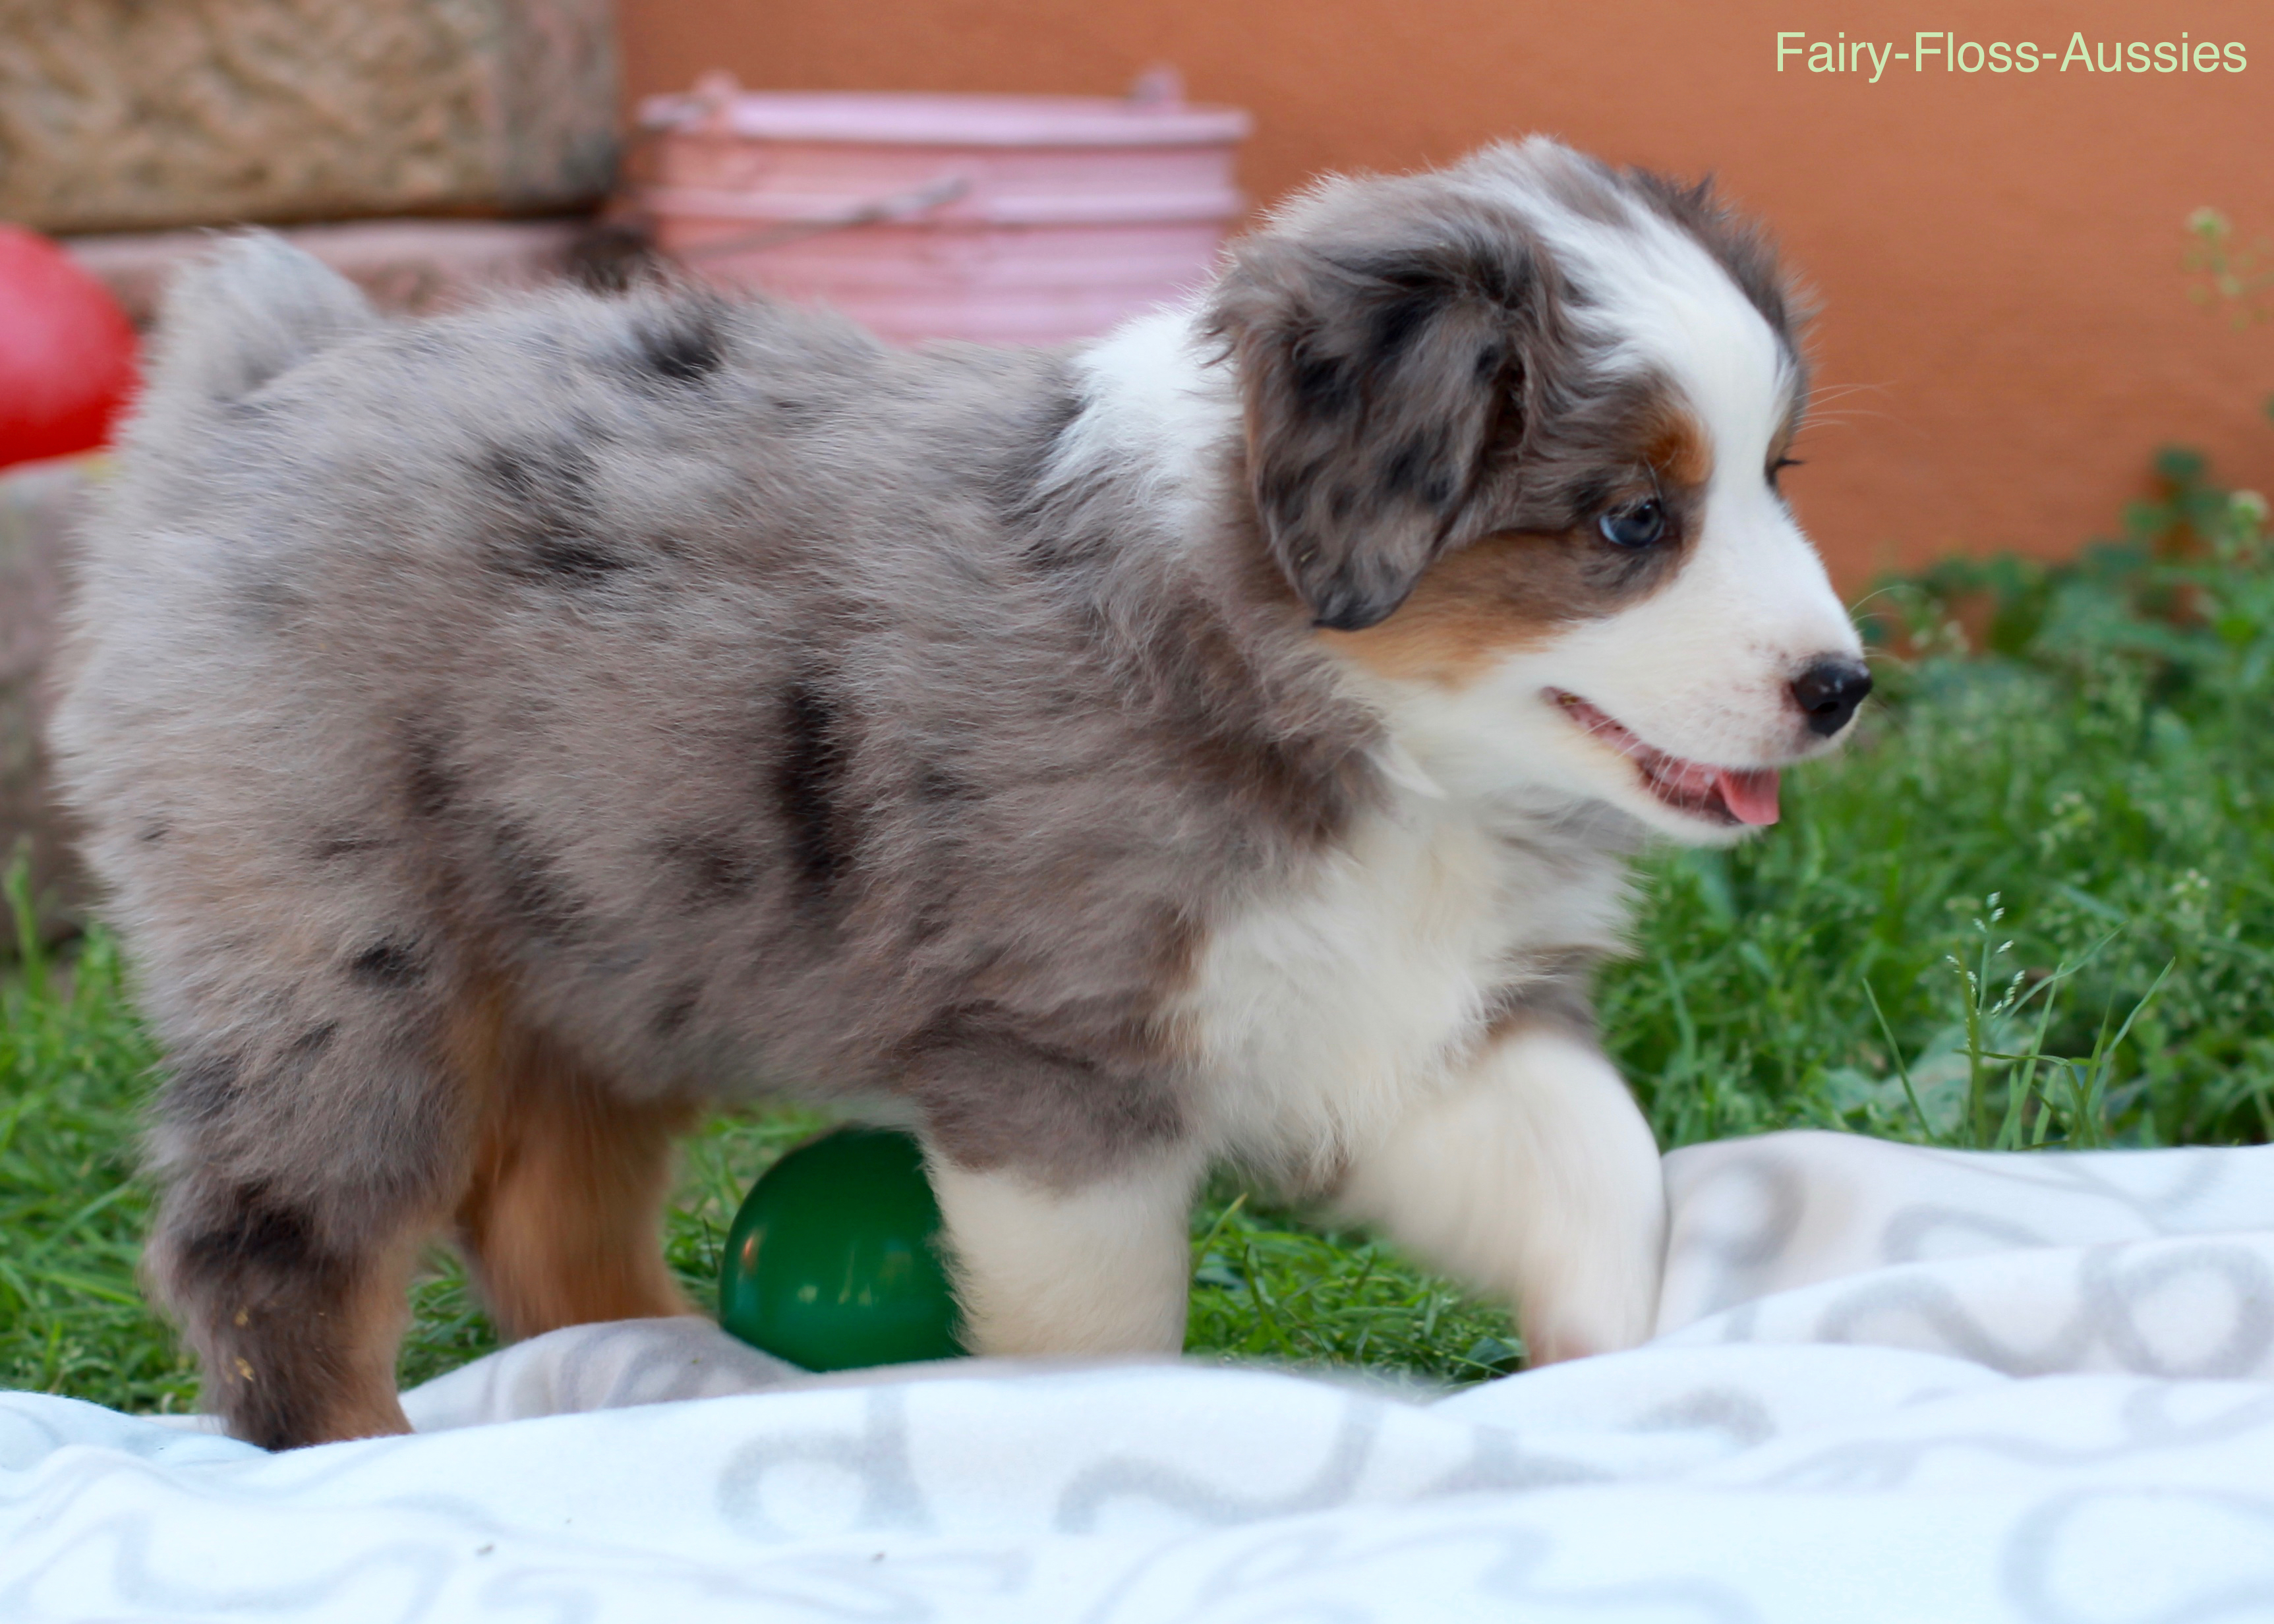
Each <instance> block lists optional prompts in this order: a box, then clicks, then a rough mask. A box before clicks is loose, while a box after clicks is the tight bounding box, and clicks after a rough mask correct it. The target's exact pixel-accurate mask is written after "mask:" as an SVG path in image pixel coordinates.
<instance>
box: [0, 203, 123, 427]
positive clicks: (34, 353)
mask: <svg viewBox="0 0 2274 1624" xmlns="http://www.w3.org/2000/svg"><path fill="white" fill-rule="evenodd" d="M135 380H136V372H135V366H134V327H133V324H132V323H131V322H129V321H128V320H126V313H125V312H124V311H122V310H120V309H119V308H118V301H117V300H116V299H114V298H112V297H110V290H109V289H107V288H105V287H104V286H103V285H102V283H101V282H97V281H96V280H95V279H94V277H93V276H92V275H90V274H87V272H86V271H85V270H83V269H81V268H80V267H79V264H78V263H77V262H76V261H74V260H73V259H72V257H71V256H70V255H69V254H67V253H65V252H64V251H63V250H62V249H61V248H58V247H57V246H56V244H54V243H52V242H49V240H48V239H47V238H46V237H41V236H39V235H38V234H37V233H35V232H31V231H26V230H25V229H22V228H21V227H20V226H11V225H0V468H5V467H8V466H9V465H11V463H16V462H33V461H34V460H36V459H38V458H40V457H56V456H69V455H72V453H73V452H79V451H92V450H94V448H95V447H98V446H101V445H103V444H105V443H107V442H108V441H109V439H110V433H111V430H112V429H113V428H114V427H115V426H116V425H117V422H118V418H119V415H120V414H121V413H122V412H123V411H124V410H125V408H126V403H127V402H128V400H129V399H130V398H131V397H132V395H133V392H134V384H135Z"/></svg>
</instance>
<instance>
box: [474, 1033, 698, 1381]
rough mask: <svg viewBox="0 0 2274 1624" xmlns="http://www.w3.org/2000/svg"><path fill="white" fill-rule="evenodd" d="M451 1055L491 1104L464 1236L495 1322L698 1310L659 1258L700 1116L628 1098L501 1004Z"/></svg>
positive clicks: (511, 1328)
mask: <svg viewBox="0 0 2274 1624" xmlns="http://www.w3.org/2000/svg"><path fill="white" fill-rule="evenodd" d="M454 1048H455V1049H456V1052H457V1053H458V1056H459V1058H460V1064H461V1065H462V1066H463V1068H464V1070H465V1071H466V1073H467V1075H468V1077H469V1079H471V1081H472V1082H473V1084H474V1086H475V1089H476V1092H477V1093H478V1094H480V1095H481V1096H482V1099H483V1107H482V1127H481V1131H480V1134H479V1137H478V1140H477V1144H476V1148H475V1152H474V1161H473V1169H472V1177H471V1180H470V1181H469V1183H468V1184H467V1187H466V1192H465V1195H464V1197H463V1199H462V1200H461V1201H460V1203H459V1207H458V1214H457V1237H458V1243H459V1245H460V1247H461V1249H462V1250H463V1252H465V1253H466V1256H467V1259H468V1261H469V1262H470V1263H471V1265H472V1267H473V1269H474V1273H475V1274H476V1276H477V1278H478V1281H479V1282H480V1284H481V1288H482V1292H483V1295H484V1296H485V1297H486V1298H487V1300H488V1302H489V1305H490V1312H492V1313H493V1314H494V1315H495V1316H496V1318H497V1321H498V1328H499V1329H500V1330H501V1331H503V1332H504V1333H505V1335H508V1336H510V1337H523V1336H535V1335H539V1334H540V1333H542V1332H546V1331H551V1330H556V1329H558V1328H559V1327H561V1326H565V1325H585V1324H590V1323H592V1322H594V1321H598V1320H605V1319H650V1318H655V1317H659V1316H663V1315H670V1314H690V1313H693V1312H696V1311H695V1306H694V1304H691V1303H689V1301H688V1300H687V1297H686V1296H685V1294H684V1293H682V1292H681V1290H680V1289H679V1286H678V1284H677V1282H674V1280H673V1279H672V1277H671V1272H670V1270H669V1269H667V1268H666V1267H665V1266H664V1259H663V1224H662V1220H663V1207H664V1199H665V1197H666V1195H667V1194H668V1193H669V1190H670V1184H671V1162H672V1148H673V1146H674V1142H675V1141H676V1140H677V1139H678V1138H679V1136H680V1135H681V1134H683V1133H685V1132H688V1130H689V1129H690V1128H691V1127H693V1126H694V1125H695V1122H696V1120H697V1116H698V1114H699V1112H698V1108H697V1107H696V1106H694V1105H692V1104H689V1103H687V1102H684V1101H654V1102H648V1103H640V1102H635V1101H626V1100H623V1099H621V1098H620V1097H619V1096H618V1095H617V1094H614V1093H613V1092H612V1091H611V1089H610V1088H609V1086H607V1084H606V1081H605V1080H604V1079H601V1078H600V1077H599V1076H598V1075H597V1074H596V1073H595V1072H594V1071H591V1069H590V1068H589V1067H587V1066H585V1065H584V1064H580V1063H578V1062H577V1061H576V1060H575V1059H574V1058H572V1057H571V1056H569V1055H567V1054H565V1053H563V1052H562V1051H561V1049H560V1048H559V1047H558V1046H557V1045H555V1044H553V1043H552V1042H550V1041H547V1040H546V1039H545V1038H544V1037H542V1036H541V1035H539V1034H536V1033H533V1032H530V1031H528V1030H526V1029H524V1028H523V1027H522V1026H519V1025H518V1024H517V1023H516V1022H515V1021H514V1020H513V1019H512V1018H511V1017H510V1016H509V1015H507V1014H506V1013H504V1012H503V1011H502V1009H501V1006H500V1005H499V1004H497V1003H496V1002H495V1001H494V1000H490V1001H486V1002H484V1003H483V1004H480V1005H479V1006H478V1008H476V1009H474V1010H472V1011H469V1012H468V1013H467V1014H466V1015H465V1016H464V1017H463V1019H461V1020H460V1022H459V1023H458V1026H457V1041H456V1043H455V1044H454Z"/></svg>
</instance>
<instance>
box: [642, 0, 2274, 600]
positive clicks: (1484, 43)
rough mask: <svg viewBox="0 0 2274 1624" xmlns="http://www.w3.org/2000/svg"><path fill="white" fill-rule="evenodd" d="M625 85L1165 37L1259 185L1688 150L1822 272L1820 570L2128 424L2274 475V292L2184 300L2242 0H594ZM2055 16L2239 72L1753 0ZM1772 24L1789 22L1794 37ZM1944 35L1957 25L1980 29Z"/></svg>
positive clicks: (2080, 524)
mask: <svg viewBox="0 0 2274 1624" xmlns="http://www.w3.org/2000/svg"><path fill="white" fill-rule="evenodd" d="M620 8H621V16H622V26H623V29H624V46H625V65H626V70H627V79H628V87H629V91H630V93H631V94H635V95H636V94H643V93H645V92H649V91H653V90H660V89H676V88H680V87H681V86H685V85H686V84H688V83H689V81H690V80H691V79H693V77H694V76H695V74H696V73H697V71H700V70H701V69H703V68H705V67H710V66H724V67H727V68H729V69H731V70H733V71H734V72H735V73H736V74H737V75H738V76H739V77H740V78H741V79H742V80H743V81H744V82H745V83H746V84H749V85H750V86H766V87H780V88H854V87H862V88H888V89H953V90H998V91H1036V92H1082V93H1106V94H1111V93H1114V92H1117V91H1118V90H1119V89H1120V88H1121V87H1122V86H1125V85H1126V83H1127V81H1128V80H1129V79H1131V78H1132V76H1133V75H1134V74H1135V73H1136V72H1137V71H1140V70H1141V69H1142V68H1144V67H1146V66H1147V65H1148V64H1152V63H1156V62H1171V63H1174V64H1176V65H1177V66H1178V67H1179V68H1180V69H1182V70H1183V71H1184V74H1185V77H1186V82H1187V86H1188V87H1189V91H1190V94H1192V95H1193V98H1194V99H1195V100H1200V101H1209V102H1236V103H1239V104H1240V105H1242V106H1245V107H1247V108H1249V109H1253V110H1254V113H1255V115H1256V117H1257V120H1258V133H1257V135H1256V137H1255V139H1254V141H1253V142H1252V143H1250V145H1249V147H1247V149H1246V154H1245V158H1244V161H1243V178H1244V181H1245V184H1246V186H1247V187H1248V189H1249V191H1250V192H1251V193H1252V194H1253V195H1254V197H1255V198H1257V199H1259V200H1261V201H1268V200H1269V199H1271V198H1273V197H1276V196H1277V195H1279V194H1281V193H1282V192H1285V191H1286V190H1287V189H1288V188H1290V187H1291V186H1294V185H1296V184H1299V183H1300V182H1301V181H1302V179H1303V178H1304V177H1306V176H1307V175H1309V174H1311V173H1313V172H1314V171H1316V170H1319V169H1329V168H1375V169H1384V168H1402V167H1410V166H1413V165H1419V164H1425V163H1430V162H1438V161H1441V160H1444V159H1448V158H1450V157H1453V156H1455V155H1457V154H1459V153H1461V152H1462V151H1463V150H1465V148H1467V147H1471V146H1472V145H1474V144H1475V143H1477V142H1480V141H1483V140H1487V139H1492V138H1494V137H1496V136H1507V135H1515V134H1519V133H1522V132H1529V131H1547V132H1553V133H1555V134H1557V135H1560V136H1562V137H1563V138H1565V139H1569V140H1570V141H1572V142H1574V143H1576V144H1577V145H1579V146H1581V147H1586V148H1588V149H1590V150H1592V151H1593V152H1595V153H1597V154H1600V155H1602V156H1604V157H1606V158H1609V159H1613V160H1615V161H1617V162H1628V163H1639V164H1646V165H1650V166H1652V167H1654V168H1659V169H1668V170H1671V171H1674V172H1676V173H1682V174H1698V173H1702V172H1705V171H1707V170H1711V171H1713V172H1714V173H1716V174H1717V175H1718V176H1719V177H1721V184H1722V186H1723V187H1724V189H1725V190H1726V192H1728V194H1729V195H1730V196H1732V197H1733V198H1735V199H1737V200H1739V201H1740V202H1741V203H1742V204H1743V206H1744V207H1747V208H1748V209H1750V210H1752V211H1754V212H1756V213H1758V214H1761V215H1763V216H1765V217H1766V219H1767V221H1768V222H1770V224H1771V226H1772V227H1773V229H1774V231H1775V232H1776V234H1777V235H1778V237H1780V238H1781V240H1782V242H1783V243H1784V244H1785V246H1786V249H1787V252H1788V255H1789V258H1790V259H1791V260H1792V261H1793V263H1794V264H1795V265H1796V266H1797V267H1799V269H1800V270H1801V271H1802V272H1803V274H1805V276H1806V277H1807V278H1808V280H1809V281H1810V282H1811V283H1812V284H1813V285H1814V287H1815V289H1816V290H1817V293H1818V297H1819V298H1820V300H1821V302H1822V305H1823V314H1822V315H1821V317H1820V318H1819V320H1818V324H1817V326H1816V328H1815V333H1814V337H1813V341H1812V343H1813V350H1814V354H1815V357H1816V359H1817V363H1818V378H1819V380H1820V383H1821V385H1822V388H1821V391H1820V394H1819V400H1820V401H1821V402H1822V409H1821V410H1820V411H1819V413H1818V420H1817V422H1816V424H1815V425H1813V426H1812V427H1811V429H1810V431H1809V432H1808V435H1807V437H1806V440H1805V441H1804V442H1803V450H1802V455H1803V456H1804V457H1805V458H1806V459H1807V462H1808V466H1806V467H1805V468H1803V469H1800V470H1795V471H1794V472H1793V473H1792V474H1791V475H1789V476H1788V479H1789V480H1790V485H1789V487H1788V488H1789V489H1790V490H1791V492H1793V495H1794V500H1795V502H1796V506H1797V507H1798V508H1799V509H1800V511H1801V514H1802V516H1803V519H1804V520H1805V521H1806V522H1807V523H1808V524H1809V526H1810V528H1811V530H1813V531H1814V533H1815V534H1816V535H1817V537H1818V540H1819V541H1820V543H1821V544H1822V545H1823V547H1824V549H1825V551H1826V554H1827V556H1829V557H1830V558H1831V559H1832V560H1833V561H1834V567H1835V569H1836V570H1837V572H1838V573H1839V575H1841V577H1842V579H1843V581H1844V582H1845V583H1848V584H1849V586H1851V587H1854V586H1858V585H1860V584H1862V583H1864V581H1865V580H1866V579H1868V577H1869V576H1870V575H1871V574H1873V573H1874V572H1875V571H1876V570H1877V569H1878V568H1881V567H1883V566H1885V565H1887V564H1891V563H1895V562H1913V561H1918V560H1924V559H1927V558H1930V557H1932V556H1934V555H1936V554H1939V553H1944V552H1946V551H1949V550H1951V549H1954V548H1964V549H1969V550H1972V551H1993V550H1997V549H2000V548H2018V549H2022V550H2026V551H2029V552H2033V553H2058V552H2061V551H2064V550H2067V549H2068V548H2071V547H2073V546H2074V545H2076V544H2077V543H2079V542H2080V541H2082V540H2084V539H2086V538H2090V537H2091V536H2093V535H2095V534H2105V533H2109V532H2111V531H2112V530H2113V529H2114V527H2115V525H2116V523H2117V520H2118V515H2119V513H2120V508H2121V506H2122V504H2123V502H2124V501H2125V500H2127V499H2128V498H2130V497H2133V496H2135V495H2136V494H2138V493H2139V492H2141V490H2142V488H2143V470H2144V469H2145V466H2146V461H2147V457H2148V455H2149V454H2150V452H2151V451H2152V450H2153V449H2154V448H2155V447H2157V445H2159V444H2163V443H2166V442H2171V441H2180V442H2184V443H2190V444H2194V445H2197V446H2200V447H2203V448H2205V449H2207V450H2209V451H2210V453H2211V454H2212V455H2213V457H2214V459H2215V465H2216V468H2217V470H2218V471H2219V472H2221V473H2223V474H2225V475H2226V476H2228V477H2231V478H2233V479H2234V480H2235V481H2237V482H2239V483H2243V484H2250V485H2262V486H2263V485H2274V424H2269V423H2268V421H2267V420H2266V418H2265V417H2264V415H2263V402H2264V401H2265V400H2266V398H2267V396H2268V395H2270V394H2274V324H2269V325H2265V326H2261V327H2254V328H2252V329H2249V330H2248V331H2244V332H2240V333H2238V332H2236V331H2235V330H2234V329H2233V327H2230V326H2228V325H2226V324H2225V322H2223V321H2222V320H2220V319H2219V318H2218V316H2217V315H2215V314H2213V313H2211V312H2208V311H2206V310H2204V309H2203V308H2202V307H2200V306H2198V305H2195V304H2193V303H2191V302H2190V301H2189V299H2188V298H2187V292H2186V289H2187V278H2186V277H2185V276H2184V274H2182V270H2181V259H2182V255H2183V253H2184V252H2185V250H2186V246H2187V244H2186V239H2185V237H2184V233H2183V230H2182V222H2183V221H2184V219H2185V217H2186V216H2187V214H2188V213H2189V212H2190V211H2191V210H2192V209H2194V208H2195V207H2197V206H2198V205H2202V204H2210V205H2213V206H2215V207H2218V208H2220V209H2222V210H2224V211H2225V212H2226V213H2227V214H2230V215H2231V216H2232V217H2233V219H2234V221H2235V222H2236V225H2237V227H2238V230H2239V233H2240V235H2241V236H2243V237H2257V236H2262V235H2265V236H2274V6H2269V5H2267V4H2265V3H2264V0H2250V3H2242V0H2213V3H2206V4H2165V3H2163V0H2129V3H2128V4H2108V3H2106V0H2045V3H2042V4H2041V3H2038V0H2006V3H2004V4H1994V5H1992V4H1980V3H1979V0H1977V3H1975V4H1967V5H1963V6H1954V5H1950V4H1942V5H1939V6H1938V5H1924V4H1917V3H1916V0H1907V3H1903V4H1896V3H1894V0H1812V3H1810V0H1803V3H1799V4H1796V3H1795V0H1657V3H1655V4H1653V3H1651V0H1592V3H1590V4H1571V3H1570V0H1564V3H1563V4H1555V5H1548V4H1536V3H1532V0H1402V3H1401V0H620ZM1939 28H1949V29H1953V30H1955V31H1956V33H1957V35H1958V38H1959V40H1960V41H1969V40H1970V41H1977V42H1980V43H1983V44H1985V45H1986V44H1988V43H1990V42H1992V41H2007V42H2009V43H2013V42H2020V41H2029V42H2032V43H2035V44H2037V45H2039V46H2043V47H2049V48H2051V49H2052V50H2053V51H2055V52H2056V53H2059V51H2061V50H2062V49H2065V48H2066V46H2067V43H2068V41H2069V39H2070V36H2071V34H2074V33H2078V32H2082V34H2083V35H2084V36H2085V38H2086V40H2087V41H2092V42H2097V43H2100V44H2103V45H2106V44H2113V43H2115V42H2118V41H2135V40H2136V41H2150V42H2152V41H2165V40H2169V41H2174V42H2177V41H2178V40H2179V38H2180V34H2181V33H2182V32H2183V31H2184V32H2185V33H2186V34H2187V36H2188V42H2189V43H2190V44H2193V43H2196V42H2200V41H2214V42H2218V43H2221V44H2224V43H2225V42H2226V41H2240V43H2241V44H2242V45H2243V46H2244V47H2245V52H2246V54H2245V59H2246V61H2247V62H2248V67H2247V68H2246V69H2245V71H2242V72H2240V73H2234V72H2230V71H2218V72H2212V73H2196V72H2193V71H2190V72H2187V73H2185V74H2181V73H2177V72H2173V73H2170V74H2159V73H2156V72H2153V71H2150V72H2147V73H2133V72H2123V73H2113V74H2106V75H2104V74H2100V73H2098V72H2090V73H2088V72H2087V71H2084V69H2083V68H2082V65H2076V66H2072V67H2071V68H2069V69H2068V70H2067V71H2061V70H2060V69H2059V67H2058V66H2057V65H2056V64H2054V63H2052V62H2048V63H2047V64H2044V66H2042V67H2041V68H2040V69H2039V70H2038V71H2037V72H2035V73H2032V74H2027V75H2024V74H2022V73H2018V72H2007V73H2004V74H1997V73H1993V72H1991V71H1987V69H1986V67H1985V68H1984V71H1977V72H1974V73H1964V72H1959V71H1946V70H1945V69H1943V68H1942V67H1941V66H1940V64H1939V62H1936V63H1931V64H1930V65H1929V67H1928V69H1927V71H1924V72H1922V71H1916V69H1915V68H1914V67H1913V66H1912V65H1911V64H1909V63H1908V62H1896V61H1894V60H1893V59H1892V57H1890V59H1889V61H1888V63H1887V65H1886V69H1885V71H1883V73H1882V75H1881V77H1880V79H1879V82H1878V83H1876V84H1873V83H1871V82H1869V80H1870V77H1871V75H1870V69H1869V67H1868V66H1867V67H1866V68H1865V69H1864V71H1859V72H1850V73H1844V74H1830V73H1811V72H1809V71H1806V66H1805V64H1806V58H1805V57H1803V56H1794V57H1790V58H1788V59H1787V60H1786V62H1785V64H1784V71H1782V72H1780V71H1778V69H1777V57H1776V46H1777V40H1776V34H1777V31H1778V30H1780V29H1799V30H1803V31H1804V33H1805V34H1806V35H1807V36H1808V37H1809V38H1810V39H1811V40H1814V39H1831V40H1834V41H1836V40H1837V38H1838V36H1840V35H1841V34H1845V36H1846V37H1847V38H1848V39H1849V40H1851V41H1853V40H1871V41H1877V42H1879V43H1882V44H1890V45H1891V49H1909V48H1910V47H1911V45H1912V44H1913V42H1914V41H1913V34H1914V31H1915V30H1918V29H1939ZM1788 42H1789V41H1788ZM1972 59H1973V58H1972V57H1971V56H1970V55H1969V57H1968V60H1969V61H1970V60H1972Z"/></svg>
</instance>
